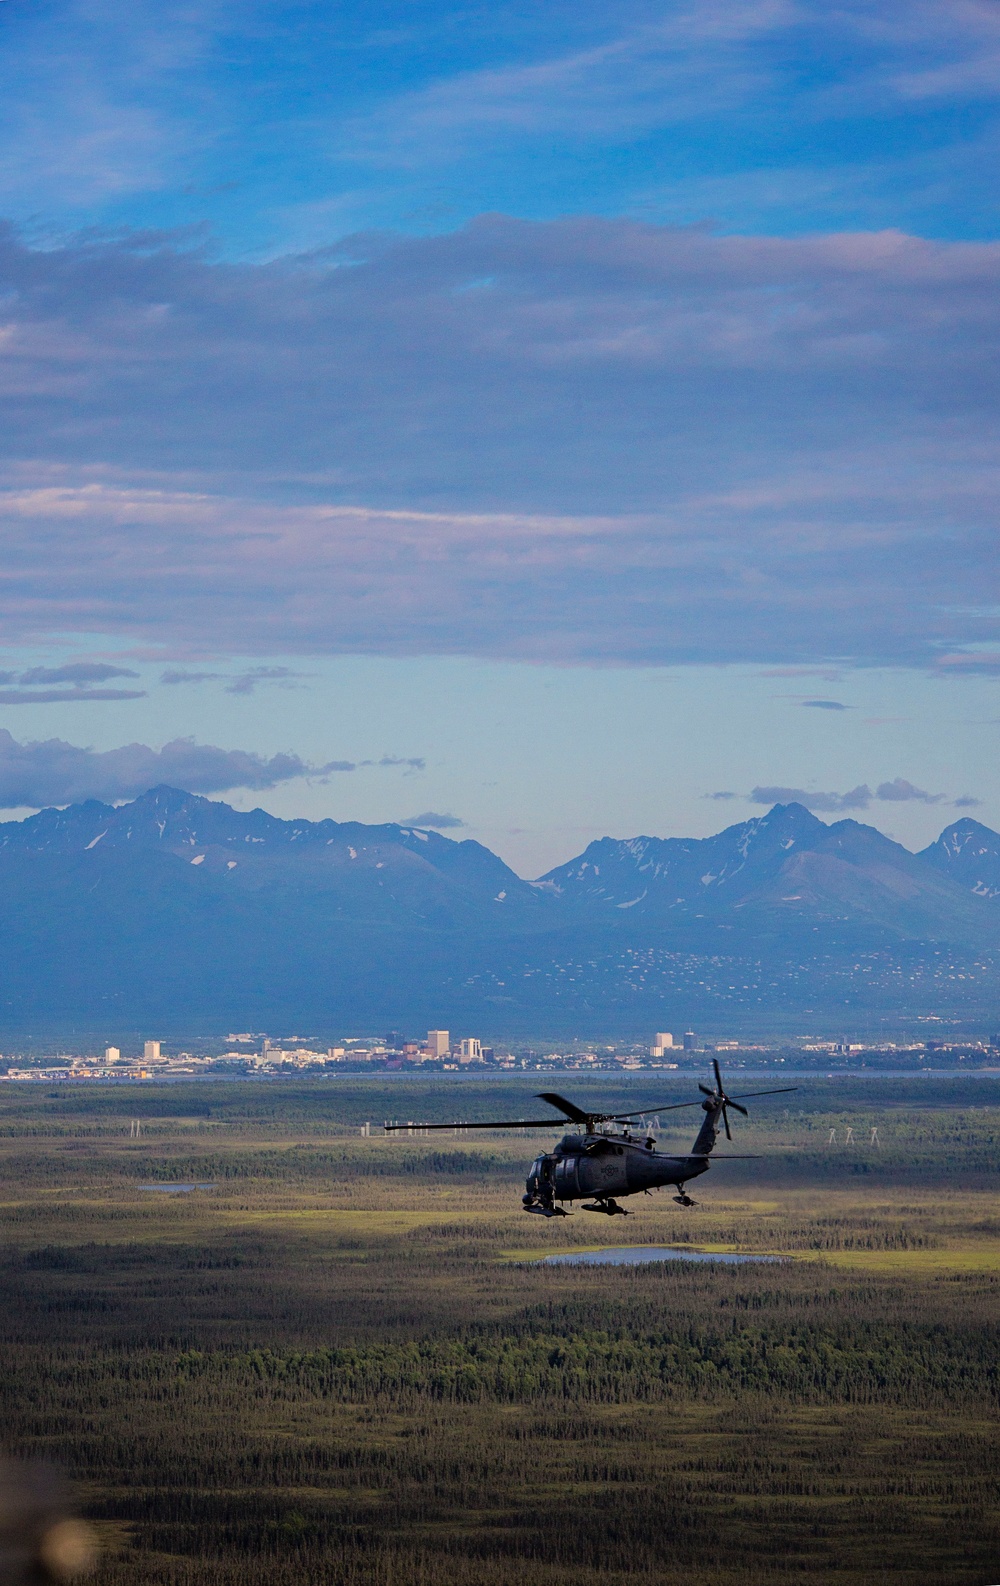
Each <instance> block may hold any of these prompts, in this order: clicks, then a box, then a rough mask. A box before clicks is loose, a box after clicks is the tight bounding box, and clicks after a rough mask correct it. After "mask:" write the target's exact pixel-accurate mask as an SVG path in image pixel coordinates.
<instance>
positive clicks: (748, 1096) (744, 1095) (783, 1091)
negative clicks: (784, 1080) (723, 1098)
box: [729, 1085, 799, 1101]
mask: <svg viewBox="0 0 1000 1586" xmlns="http://www.w3.org/2000/svg"><path fill="white" fill-rule="evenodd" d="M798 1088H799V1087H798V1085H782V1086H781V1088H780V1090H741V1091H740V1094H739V1096H738V1097H737V1096H730V1098H729V1100H730V1101H752V1100H753V1098H754V1096H787V1095H788V1093H789V1091H792V1090H798Z"/></svg>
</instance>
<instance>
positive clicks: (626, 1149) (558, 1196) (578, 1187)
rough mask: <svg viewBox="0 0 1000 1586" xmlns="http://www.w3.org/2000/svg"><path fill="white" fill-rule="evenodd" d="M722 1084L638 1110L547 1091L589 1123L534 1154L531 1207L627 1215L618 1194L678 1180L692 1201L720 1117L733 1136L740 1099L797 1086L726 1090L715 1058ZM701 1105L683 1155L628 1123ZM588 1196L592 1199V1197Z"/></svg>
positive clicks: (545, 1096) (512, 1123) (531, 1124)
mask: <svg viewBox="0 0 1000 1586" xmlns="http://www.w3.org/2000/svg"><path fill="white" fill-rule="evenodd" d="M712 1067H713V1068H714V1070H715V1089H714V1090H709V1088H708V1086H707V1085H699V1086H698V1089H699V1090H700V1091H701V1092H702V1093H703V1094H704V1096H705V1098H706V1099H705V1100H704V1101H702V1102H697V1101H680V1102H670V1103H669V1104H668V1105H665V1106H653V1107H643V1108H642V1109H641V1110H640V1111H638V1112H584V1110H583V1108H582V1107H577V1106H576V1104H575V1103H574V1102H572V1101H567V1100H566V1097H565V1096H557V1095H556V1094H555V1093H554V1092H553V1091H547V1090H546V1091H542V1092H541V1093H540V1094H539V1097H538V1100H539V1101H547V1102H548V1103H549V1105H550V1106H551V1107H556V1108H557V1109H558V1110H559V1112H561V1113H562V1115H563V1117H564V1118H565V1119H567V1120H568V1121H569V1122H570V1123H575V1124H578V1125H579V1124H582V1126H583V1129H584V1133H583V1134H565V1135H563V1137H562V1139H561V1140H560V1141H559V1142H558V1144H557V1145H556V1146H555V1147H554V1148H553V1149H552V1150H551V1151H544V1152H543V1153H542V1155H541V1156H538V1157H536V1158H535V1160H534V1162H533V1163H532V1164H531V1171H530V1173H529V1174H528V1182H527V1185H526V1193H525V1194H524V1196H523V1197H522V1201H523V1205H524V1209H525V1211H528V1212H535V1213H536V1214H537V1215H538V1216H540V1217H568V1216H569V1213H568V1212H566V1211H564V1210H563V1207H562V1206H561V1205H559V1206H557V1205H556V1202H557V1201H585V1202H587V1204H586V1205H584V1208H583V1210H584V1211H585V1212H604V1213H606V1215H607V1216H608V1217H626V1216H627V1215H628V1213H627V1211H626V1209H625V1207H624V1206H619V1204H618V1201H617V1199H616V1198H615V1197H616V1196H622V1197H624V1196H626V1195H638V1194H639V1193H640V1192H646V1193H648V1192H649V1191H650V1190H653V1189H662V1188H663V1187H664V1186H665V1185H674V1186H676V1188H677V1190H678V1194H676V1195H675V1196H674V1200H675V1201H676V1202H677V1204H678V1205H679V1206H693V1205H694V1204H695V1203H694V1201H693V1200H692V1199H691V1198H690V1196H689V1195H688V1193H687V1191H686V1189H685V1185H686V1184H687V1183H688V1182H689V1181H690V1180H691V1179H693V1178H697V1177H698V1176H699V1174H701V1173H707V1172H708V1169H709V1166H710V1163H709V1157H710V1156H711V1153H712V1150H713V1149H714V1146H715V1142H716V1140H717V1139H718V1123H719V1119H720V1117H721V1119H722V1125H723V1128H724V1129H725V1132H726V1139H727V1140H731V1139H732V1138H733V1136H732V1132H731V1130H730V1128H729V1108H730V1107H732V1108H733V1109H734V1110H735V1111H736V1112H741V1113H742V1114H743V1116H744V1117H745V1118H746V1117H748V1116H749V1115H748V1113H747V1110H746V1108H745V1107H742V1106H741V1105H740V1102H741V1101H751V1100H752V1099H753V1098H754V1097H755V1096H783V1095H785V1094H786V1093H787V1092H788V1091H792V1090H796V1089H797V1088H798V1087H797V1086H796V1085H782V1086H781V1088H780V1089H779V1090H754V1091H750V1092H749V1093H748V1094H745V1095H743V1096H727V1094H726V1091H725V1088H724V1086H723V1083H722V1074H721V1073H720V1071H719V1064H718V1062H717V1061H716V1060H715V1059H714V1058H713V1060H712ZM699 1106H700V1107H702V1108H703V1109H704V1112H705V1117H704V1120H703V1122H702V1125H701V1128H700V1129H699V1131H698V1138H697V1139H696V1140H695V1142H694V1145H693V1146H692V1147H691V1150H690V1151H689V1152H688V1153H687V1154H686V1155H684V1156H666V1155H665V1154H664V1153H663V1152H661V1151H657V1149H656V1141H655V1140H654V1139H653V1137H652V1135H646V1137H645V1139H639V1138H637V1136H636V1135H635V1134H633V1132H632V1130H631V1128H630V1127H629V1125H630V1124H631V1123H632V1122H633V1121H634V1120H637V1119H643V1118H645V1117H647V1116H648V1115H649V1114H650V1113H659V1112H677V1111H679V1109H680V1108H682V1107H699ZM557 1122H558V1120H557V1119H555V1118H514V1119H506V1120H504V1121H502V1122H496V1121H494V1122H490V1123H426V1124H405V1123H387V1124H385V1125H384V1126H383V1127H384V1128H385V1129H386V1131H387V1132H392V1131H393V1130H400V1129H414V1128H417V1129H420V1130H421V1132H422V1131H423V1130H425V1129H551V1128H553V1127H554V1126H555V1125H556V1123H557ZM601 1124H612V1125H614V1124H621V1125H622V1128H621V1129H620V1130H618V1131H616V1130H614V1129H613V1128H612V1129H611V1130H606V1129H602V1128H600V1127H599V1125H601ZM720 1160H721V1161H723V1162H732V1161H748V1160H750V1158H743V1157H731V1156H729V1157H722V1158H718V1157H717V1158H716V1161H720ZM588 1197H589V1199H588Z"/></svg>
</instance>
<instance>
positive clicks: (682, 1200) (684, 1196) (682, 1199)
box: [674, 1189, 698, 1206]
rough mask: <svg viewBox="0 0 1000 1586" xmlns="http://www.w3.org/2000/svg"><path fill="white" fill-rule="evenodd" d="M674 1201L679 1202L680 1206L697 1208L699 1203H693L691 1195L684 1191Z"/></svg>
mask: <svg viewBox="0 0 1000 1586" xmlns="http://www.w3.org/2000/svg"><path fill="white" fill-rule="evenodd" d="M674 1200H675V1201H676V1202H677V1204H678V1206H697V1204H698V1202H697V1201H693V1200H692V1199H691V1197H690V1195H689V1194H688V1193H687V1191H686V1190H684V1189H681V1191H680V1194H679V1195H675V1196H674Z"/></svg>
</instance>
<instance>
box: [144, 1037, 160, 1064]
mask: <svg viewBox="0 0 1000 1586" xmlns="http://www.w3.org/2000/svg"><path fill="white" fill-rule="evenodd" d="M142 1060H143V1062H144V1063H158V1062H159V1061H160V1043H159V1041H144V1042H143V1043H142Z"/></svg>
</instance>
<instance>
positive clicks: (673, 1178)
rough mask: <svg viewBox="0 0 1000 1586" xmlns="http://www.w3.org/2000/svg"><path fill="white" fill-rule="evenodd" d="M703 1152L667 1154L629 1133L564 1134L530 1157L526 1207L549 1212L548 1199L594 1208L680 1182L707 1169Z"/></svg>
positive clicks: (549, 1200) (684, 1181)
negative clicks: (552, 1145)
mask: <svg viewBox="0 0 1000 1586" xmlns="http://www.w3.org/2000/svg"><path fill="white" fill-rule="evenodd" d="M708 1166H709V1163H708V1157H707V1155H701V1156H693V1155H692V1156H688V1155H681V1156H667V1155H665V1154H664V1153H662V1152H660V1151H657V1150H656V1148H655V1145H654V1142H653V1141H652V1140H651V1139H646V1140H637V1139H636V1138H635V1137H634V1136H632V1135H631V1134H628V1133H626V1134H596V1133H594V1134H567V1135H564V1136H563V1138H562V1139H561V1140H560V1141H559V1143H558V1144H557V1145H556V1146H555V1148H554V1149H553V1150H552V1151H547V1152H544V1153H543V1154H542V1155H541V1156H538V1157H536V1158H535V1161H534V1162H533V1163H532V1165H531V1171H530V1172H529V1174H528V1179H527V1183H526V1185H525V1190H526V1193H525V1196H524V1204H525V1207H526V1208H527V1209H528V1210H529V1211H533V1210H536V1209H537V1210H538V1211H541V1212H543V1213H546V1212H549V1213H551V1210H552V1206H553V1202H556V1201H560V1202H561V1201H576V1200H593V1201H595V1202H596V1205H595V1208H594V1209H595V1210H603V1209H605V1206H608V1207H610V1206H612V1205H613V1204H614V1202H615V1201H616V1200H617V1199H618V1198H619V1197H621V1196H625V1195H638V1194H640V1193H641V1192H642V1191H644V1190H653V1189H663V1188H667V1187H668V1186H676V1187H678V1188H681V1187H682V1186H683V1185H684V1184H686V1183H687V1182H688V1181H689V1180H690V1179H693V1178H697V1177H698V1176H699V1175H700V1174H702V1173H705V1172H707V1171H708Z"/></svg>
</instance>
